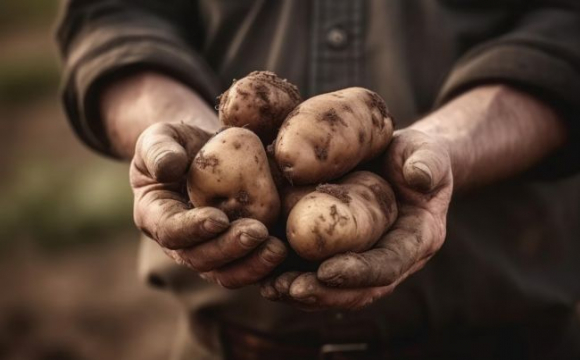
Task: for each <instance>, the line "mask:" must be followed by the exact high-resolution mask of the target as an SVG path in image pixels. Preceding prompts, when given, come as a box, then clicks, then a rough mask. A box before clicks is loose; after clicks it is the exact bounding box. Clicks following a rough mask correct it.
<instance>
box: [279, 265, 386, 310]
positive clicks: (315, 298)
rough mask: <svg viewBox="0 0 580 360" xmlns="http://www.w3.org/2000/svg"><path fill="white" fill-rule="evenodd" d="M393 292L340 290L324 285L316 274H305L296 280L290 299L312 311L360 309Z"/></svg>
mask: <svg viewBox="0 0 580 360" xmlns="http://www.w3.org/2000/svg"><path fill="white" fill-rule="evenodd" d="M391 292H392V288H391V287H375V288H359V289H338V288H332V287H328V286H326V285H324V284H323V283H322V282H320V281H319V280H318V279H317V278H316V275H315V274H314V273H305V274H302V275H300V276H299V277H298V278H296V279H295V280H294V282H293V283H292V285H291V287H290V297H291V298H292V299H293V300H294V301H296V302H299V303H302V304H304V305H307V306H308V307H309V308H310V309H312V310H314V309H349V310H354V309H360V308H363V307H365V306H367V305H370V304H371V303H373V302H374V301H375V300H376V299H378V298H380V297H383V296H385V295H387V294H389V293H391Z"/></svg>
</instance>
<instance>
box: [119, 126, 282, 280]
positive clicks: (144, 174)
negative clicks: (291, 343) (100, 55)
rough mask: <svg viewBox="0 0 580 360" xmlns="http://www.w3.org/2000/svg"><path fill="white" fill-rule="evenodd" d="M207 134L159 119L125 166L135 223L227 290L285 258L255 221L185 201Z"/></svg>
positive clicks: (178, 258)
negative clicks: (187, 177) (187, 176)
mask: <svg viewBox="0 0 580 360" xmlns="http://www.w3.org/2000/svg"><path fill="white" fill-rule="evenodd" d="M209 137H210V135H209V134H208V133H206V132H204V131H202V130H200V129H199V128H197V127H195V126H192V125H189V124H185V123H183V122H176V123H158V124H155V125H152V126H150V127H149V128H148V129H147V130H145V131H144V132H143V134H142V135H141V136H140V137H139V139H138V141H137V146H136V149H135V156H134V158H133V161H132V162H131V170H130V179H131V186H132V188H133V192H134V194H135V205H134V217H135V223H136V224H137V226H138V227H139V229H141V230H142V231H143V232H144V233H145V234H147V235H148V236H149V237H151V238H153V239H155V240H156V241H157V242H158V243H159V245H161V246H162V247H163V249H164V251H165V252H166V253H167V254H168V255H169V256H170V257H171V258H173V259H174V260H175V261H177V262H178V263H180V264H183V265H185V266H187V267H189V268H191V269H193V270H196V271H198V272H200V273H201V276H202V277H203V278H205V279H207V280H210V281H213V282H216V283H218V284H220V285H222V286H224V287H227V288H237V287H241V286H245V285H249V284H254V283H256V282H258V281H259V280H261V279H262V278H264V277H265V276H266V275H267V274H269V273H270V272H271V271H272V270H273V269H274V267H276V266H277V265H278V264H279V263H281V262H282V261H283V260H284V258H285V256H286V247H285V246H284V244H283V243H282V242H281V241H280V240H278V239H276V238H273V237H270V236H268V230H267V229H266V227H265V226H264V225H263V224H262V223H260V222H259V221H257V220H253V219H241V220H237V221H234V222H232V223H230V222H229V220H228V217H227V216H226V214H224V213H223V212H222V211H220V210H219V209H217V208H212V207H201V208H192V207H191V206H190V205H189V201H188V199H187V196H186V195H185V191H184V189H185V174H186V173H187V171H188V169H189V165H190V164H191V161H192V159H193V157H194V156H195V154H196V153H197V152H198V151H199V149H200V148H201V147H202V146H203V145H204V144H205V142H206V141H207V140H208V139H209Z"/></svg>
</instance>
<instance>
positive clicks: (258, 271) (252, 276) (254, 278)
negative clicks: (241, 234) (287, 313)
mask: <svg viewBox="0 0 580 360" xmlns="http://www.w3.org/2000/svg"><path fill="white" fill-rule="evenodd" d="M286 254H287V249H286V246H285V245H284V243H283V242H282V241H280V240H278V239H276V238H274V237H269V238H268V240H267V241H266V242H265V243H264V244H262V246H260V247H259V248H258V249H256V250H255V251H254V252H252V253H251V254H250V255H249V256H247V257H246V258H243V259H240V260H238V261H236V262H235V263H232V264H231V265H227V266H225V267H222V268H220V269H218V270H214V271H211V272H210V273H209V274H211V275H210V276H211V277H213V279H214V280H215V282H216V283H218V284H220V285H221V286H223V287H225V288H228V289H236V288H240V287H242V286H247V285H251V284H256V283H258V282H259V281H260V280H262V279H263V278H265V277H266V276H267V275H268V274H270V273H271V272H272V270H274V268H276V266H278V265H279V264H280V263H282V261H284V259H285V258H286Z"/></svg>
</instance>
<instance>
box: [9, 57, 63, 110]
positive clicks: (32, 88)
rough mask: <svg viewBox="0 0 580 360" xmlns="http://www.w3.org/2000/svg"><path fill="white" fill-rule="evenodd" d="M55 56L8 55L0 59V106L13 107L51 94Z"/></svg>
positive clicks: (55, 75)
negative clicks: (53, 57)
mask: <svg viewBox="0 0 580 360" xmlns="http://www.w3.org/2000/svg"><path fill="white" fill-rule="evenodd" d="M59 78H60V75H59V70H58V67H57V65H56V59H52V58H51V57H48V56H46V54H42V55H41V56H33V55H30V54H27V55H26V56H23V55H22V56H11V57H6V58H5V59H1V60H0V105H5V106H13V105H18V104H24V103H26V102H29V101H31V100H34V99H37V98H40V97H42V96H45V95H48V94H51V93H54V92H55V91H56V89H57V88H58V82H59Z"/></svg>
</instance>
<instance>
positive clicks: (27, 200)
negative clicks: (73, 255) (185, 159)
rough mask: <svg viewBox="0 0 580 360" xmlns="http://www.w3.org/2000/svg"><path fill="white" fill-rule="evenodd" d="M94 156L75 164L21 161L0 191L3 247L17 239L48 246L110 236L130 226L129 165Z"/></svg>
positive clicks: (50, 161)
mask: <svg viewBox="0 0 580 360" xmlns="http://www.w3.org/2000/svg"><path fill="white" fill-rule="evenodd" d="M95 160H96V161H89V162H88V163H87V164H86V166H83V167H82V168H76V169H75V168H72V166H71V164H62V163H61V164H59V163H58V162H55V161H54V160H53V159H50V160H46V159H45V160H41V159H36V160H34V161H21V162H20V163H19V165H18V169H16V171H14V175H13V177H12V179H8V180H9V181H8V182H7V184H6V185H7V186H6V187H4V188H3V189H2V190H1V191H0V229H2V233H3V234H2V236H0V239H2V240H0V248H1V247H6V246H8V245H10V243H13V242H14V241H15V240H18V239H33V240H34V241H35V242H36V243H38V244H40V245H41V246H44V247H46V248H55V247H56V248H60V247H62V246H65V245H70V244H73V243H87V242H95V241H106V240H107V238H110V237H112V236H113V234H115V233H118V232H119V231H120V230H126V229H128V228H131V227H132V219H131V214H132V196H131V191H130V189H129V186H128V184H129V182H128V179H127V169H126V165H123V164H116V166H113V167H112V166H111V164H110V163H107V162H104V161H103V160H101V159H97V158H96V157H95ZM2 242H3V243H2Z"/></svg>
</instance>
